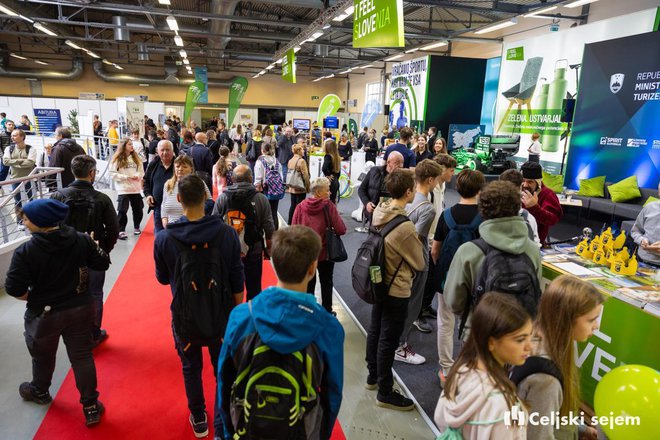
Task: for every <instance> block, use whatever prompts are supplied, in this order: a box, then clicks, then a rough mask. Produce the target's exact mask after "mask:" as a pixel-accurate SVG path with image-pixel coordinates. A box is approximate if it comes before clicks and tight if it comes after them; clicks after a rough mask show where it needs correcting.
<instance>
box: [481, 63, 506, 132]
mask: <svg viewBox="0 0 660 440" xmlns="http://www.w3.org/2000/svg"><path fill="white" fill-rule="evenodd" d="M501 66H502V58H501V57H497V58H490V59H488V60H487V61H486V79H485V80H484V97H483V100H482V102H481V121H480V123H481V125H483V126H484V127H485V131H484V134H493V121H494V120H495V104H496V103H497V87H498V85H499V83H500V67H501Z"/></svg>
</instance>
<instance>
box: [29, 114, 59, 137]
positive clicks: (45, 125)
mask: <svg viewBox="0 0 660 440" xmlns="http://www.w3.org/2000/svg"><path fill="white" fill-rule="evenodd" d="M34 125H35V127H36V132H37V133H39V134H42V135H44V136H50V135H52V134H53V133H54V132H55V129H56V128H57V127H61V126H62V115H61V114H60V110H59V109H38V108H35V109H34Z"/></svg>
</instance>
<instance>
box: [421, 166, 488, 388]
mask: <svg viewBox="0 0 660 440" xmlns="http://www.w3.org/2000/svg"><path fill="white" fill-rule="evenodd" d="M485 183H486V179H485V177H484V175H483V173H481V172H480V171H474V170H463V171H461V172H460V173H458V175H457V176H456V189H457V191H458V194H459V196H460V200H459V201H458V203H457V204H456V205H454V206H452V207H451V208H448V209H446V210H445V211H444V212H443V213H442V215H441V216H440V219H439V220H438V225H437V227H436V229H435V234H434V237H433V246H432V247H431V257H432V258H433V260H434V262H435V265H434V270H435V273H434V276H433V281H434V283H433V288H434V290H435V291H436V292H439V293H440V295H442V293H443V291H444V287H445V280H446V279H447V272H448V271H449V266H450V265H451V262H452V260H453V258H454V255H455V254H456V251H457V250H458V248H459V247H460V246H461V245H463V243H467V242H468V241H471V240H474V239H476V238H479V225H480V224H481V216H480V215H479V209H478V207H477V198H478V197H479V192H480V191H481V188H483V186H484V184H485ZM437 323H438V363H439V364H440V372H439V374H438V377H439V378H440V383H441V384H443V386H444V383H445V378H446V376H447V374H449V370H450V368H451V366H452V364H453V363H454V357H453V349H454V325H455V318H454V313H453V312H452V311H451V310H450V309H449V308H448V307H447V306H445V304H444V301H443V300H442V298H440V299H439V300H438V313H437Z"/></svg>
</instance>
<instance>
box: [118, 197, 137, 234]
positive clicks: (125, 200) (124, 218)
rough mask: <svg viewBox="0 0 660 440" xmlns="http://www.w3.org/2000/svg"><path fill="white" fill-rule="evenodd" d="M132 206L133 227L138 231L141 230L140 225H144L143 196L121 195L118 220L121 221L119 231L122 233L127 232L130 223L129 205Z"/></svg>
mask: <svg viewBox="0 0 660 440" xmlns="http://www.w3.org/2000/svg"><path fill="white" fill-rule="evenodd" d="M129 204H130V205H131V210H132V211H133V227H134V228H135V229H136V230H139V229H140V223H142V216H143V215H144V213H143V212H142V208H144V203H143V202H142V195H141V194H120V195H119V197H117V219H118V220H119V230H120V231H121V232H124V231H126V224H127V223H128V215H127V213H128V205H129Z"/></svg>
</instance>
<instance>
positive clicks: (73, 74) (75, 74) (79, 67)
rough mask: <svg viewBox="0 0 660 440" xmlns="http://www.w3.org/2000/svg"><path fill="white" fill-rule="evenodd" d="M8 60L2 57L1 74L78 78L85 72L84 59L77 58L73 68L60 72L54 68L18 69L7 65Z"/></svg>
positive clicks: (14, 76)
mask: <svg viewBox="0 0 660 440" xmlns="http://www.w3.org/2000/svg"><path fill="white" fill-rule="evenodd" d="M5 62H6V60H5V59H3V58H2V57H0V76H4V77H9V78H23V79H24V78H36V79H65V80H71V79H77V78H79V77H80V75H82V73H83V61H82V59H80V58H75V59H74V60H73V62H72V67H71V70H69V71H68V72H58V71H54V70H35V69H17V68H10V67H9V66H6V65H5Z"/></svg>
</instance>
